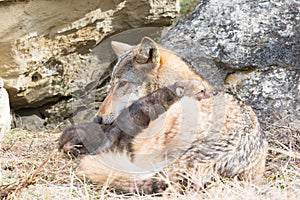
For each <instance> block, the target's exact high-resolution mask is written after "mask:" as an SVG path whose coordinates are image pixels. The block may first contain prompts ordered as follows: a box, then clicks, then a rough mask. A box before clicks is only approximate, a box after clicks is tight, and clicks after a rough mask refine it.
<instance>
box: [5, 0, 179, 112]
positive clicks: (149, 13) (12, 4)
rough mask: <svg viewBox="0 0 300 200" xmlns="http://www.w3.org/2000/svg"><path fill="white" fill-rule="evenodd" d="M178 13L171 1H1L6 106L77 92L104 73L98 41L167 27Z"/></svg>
mask: <svg viewBox="0 0 300 200" xmlns="http://www.w3.org/2000/svg"><path fill="white" fill-rule="evenodd" d="M178 11H179V8H178V4H177V1H176V0H172V1H167V0H159V1H151V0H142V1H137V0H127V1H125V0H114V1H110V0H87V1H72V0H61V1H48V0H40V1H30V0H28V1H9V0H7V1H6V0H4V1H1V2H0V13H1V14H0V18H1V21H0V25H1V30H0V51H1V55H0V76H1V77H2V78H3V79H5V81H6V89H7V90H8V93H9V95H10V98H11V106H12V108H13V109H20V108H27V107H28V108H32V107H39V108H41V107H42V106H44V105H46V104H48V103H55V102H57V101H58V100H62V99H65V100H66V99H67V97H70V95H71V94H74V93H76V92H77V93H80V91H81V90H82V89H83V88H84V89H86V87H89V85H90V84H92V83H95V81H97V80H98V79H99V77H101V76H102V75H103V74H104V73H105V71H106V70H107V66H108V64H107V63H105V62H108V61H107V60H100V59H99V57H98V56H97V55H96V54H95V52H93V49H94V48H95V47H96V45H98V44H99V43H100V42H101V41H102V40H103V39H104V38H106V37H108V36H110V35H112V34H115V33H118V32H121V31H124V30H126V29H132V28H137V27H145V26H164V25H169V24H170V23H171V22H172V19H173V18H174V17H176V16H177V13H178ZM109 62H111V61H109ZM101 66H102V67H101ZM103 66H105V68H104V67H103ZM41 110H43V109H41ZM41 112H42V111H41Z"/></svg>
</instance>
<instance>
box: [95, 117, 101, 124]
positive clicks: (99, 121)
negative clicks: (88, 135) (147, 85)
mask: <svg viewBox="0 0 300 200" xmlns="http://www.w3.org/2000/svg"><path fill="white" fill-rule="evenodd" d="M94 122H95V123H97V124H102V123H103V118H102V117H100V116H98V115H97V116H96V117H95V118H94Z"/></svg>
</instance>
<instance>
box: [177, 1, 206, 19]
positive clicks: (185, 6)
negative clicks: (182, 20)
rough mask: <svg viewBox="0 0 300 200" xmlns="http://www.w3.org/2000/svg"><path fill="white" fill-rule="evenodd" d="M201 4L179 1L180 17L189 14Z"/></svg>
mask: <svg viewBox="0 0 300 200" xmlns="http://www.w3.org/2000/svg"><path fill="white" fill-rule="evenodd" d="M200 2H201V0H181V1H180V16H181V17H184V16H186V15H187V14H189V13H190V12H191V11H192V10H194V8H196V6H197V5H198V4H199V3H200Z"/></svg>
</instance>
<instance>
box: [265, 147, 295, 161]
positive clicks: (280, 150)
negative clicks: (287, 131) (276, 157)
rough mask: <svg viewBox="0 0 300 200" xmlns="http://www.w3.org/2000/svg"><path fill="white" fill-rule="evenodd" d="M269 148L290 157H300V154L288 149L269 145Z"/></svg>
mask: <svg viewBox="0 0 300 200" xmlns="http://www.w3.org/2000/svg"><path fill="white" fill-rule="evenodd" d="M269 150H270V151H274V152H277V153H281V154H283V155H286V156H289V157H293V158H295V159H300V154H299V153H297V152H290V151H286V150H283V149H279V148H272V147H269Z"/></svg>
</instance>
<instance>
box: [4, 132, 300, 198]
mask: <svg viewBox="0 0 300 200" xmlns="http://www.w3.org/2000/svg"><path fill="white" fill-rule="evenodd" d="M267 134H268V138H269V143H270V150H269V156H268V160H267V168H266V169H267V170H266V172H265V177H264V179H265V180H264V183H263V184H254V183H249V182H239V181H234V180H231V181H229V180H223V181H216V182H215V184H213V185H212V186H210V187H209V188H207V189H205V190H203V191H187V192H186V193H185V194H179V193H172V194H162V195H161V196H160V197H153V196H142V195H128V196H126V195H117V194H115V193H113V192H111V191H109V190H108V189H107V187H101V186H98V185H93V184H91V183H88V182H86V181H82V180H80V179H78V178H77V177H76V176H75V175H74V169H75V168H76V164H77V162H78V160H72V158H71V157H70V156H68V155H66V154H63V153H61V152H57V153H54V154H53V157H52V158H51V159H50V160H49V161H48V162H47V163H46V165H45V166H44V167H42V168H41V171H40V172H39V173H38V174H37V176H36V177H35V180H34V181H33V182H32V184H31V185H29V186H28V187H24V188H22V189H20V190H19V191H20V192H19V193H15V191H14V190H12V191H11V192H10V193H9V198H10V199H30V200H34V199H272V200H273V199H300V151H299V149H300V148H299V146H300V142H299V140H300V139H299V138H300V131H299V130H294V129H291V128H289V127H285V126H282V127H278V126H270V130H269V131H267ZM59 136H60V132H55V131H52V132H43V131H39V132H38V131H37V132H31V131H26V130H21V129H13V130H11V131H10V132H9V133H7V134H6V135H5V138H4V140H3V143H2V150H1V165H2V166H1V170H2V174H3V186H1V192H2V193H3V192H4V191H7V188H8V187H10V186H13V185H14V186H16V185H18V184H17V183H20V182H22V181H24V180H25V179H26V177H28V176H29V175H30V174H32V173H33V172H34V171H35V170H37V168H38V167H39V166H40V165H41V164H42V163H43V162H44V161H45V160H46V158H47V156H48V155H49V154H50V153H51V152H52V151H53V150H54V149H56V147H57V140H58V138H59ZM1 192H0V193H1ZM2 199H7V197H5V198H4V197H2Z"/></svg>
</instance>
